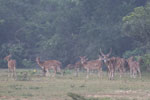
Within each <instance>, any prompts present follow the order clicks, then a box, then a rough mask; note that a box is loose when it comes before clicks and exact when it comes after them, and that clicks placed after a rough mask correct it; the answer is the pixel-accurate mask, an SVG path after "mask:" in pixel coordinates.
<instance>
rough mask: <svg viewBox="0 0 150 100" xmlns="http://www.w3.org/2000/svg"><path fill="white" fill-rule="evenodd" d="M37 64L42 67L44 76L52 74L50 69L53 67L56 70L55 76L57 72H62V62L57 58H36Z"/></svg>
mask: <svg viewBox="0 0 150 100" xmlns="http://www.w3.org/2000/svg"><path fill="white" fill-rule="evenodd" d="M36 62H37V64H38V65H39V66H40V67H41V68H42V70H43V73H44V76H50V73H49V70H50V69H52V70H53V71H54V77H55V76H56V72H57V71H59V72H61V66H62V64H61V62H60V61H57V60H47V61H40V58H39V57H37V58H36Z"/></svg>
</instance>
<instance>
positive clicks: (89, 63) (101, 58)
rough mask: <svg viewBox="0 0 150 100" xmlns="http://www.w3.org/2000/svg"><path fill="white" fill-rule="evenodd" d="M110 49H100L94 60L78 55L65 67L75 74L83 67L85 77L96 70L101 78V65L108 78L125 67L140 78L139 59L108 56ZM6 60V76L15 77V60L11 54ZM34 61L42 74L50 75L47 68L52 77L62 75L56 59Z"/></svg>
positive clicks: (124, 69)
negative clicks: (76, 59) (105, 70)
mask: <svg viewBox="0 0 150 100" xmlns="http://www.w3.org/2000/svg"><path fill="white" fill-rule="evenodd" d="M111 52H112V49H110V51H109V53H107V54H104V53H103V52H102V50H101V49H100V54H99V55H98V59H96V60H88V58H87V57H86V56H80V61H78V62H76V63H75V64H68V65H67V67H65V69H74V70H75V76H78V72H79V70H80V69H81V68H83V69H85V70H86V72H87V75H86V78H89V73H90V71H91V70H96V71H98V77H99V78H102V76H103V75H102V67H103V65H105V66H107V69H108V78H109V79H110V80H113V79H114V76H115V75H114V74H115V72H119V75H120V77H122V75H123V74H124V73H125V72H126V69H127V68H128V69H129V72H130V77H131V78H136V76H137V75H139V77H140V78H141V71H140V60H141V59H139V60H138V61H136V60H134V57H133V56H131V57H129V58H128V59H124V58H120V57H110V55H111ZM4 60H6V61H7V62H8V77H14V78H16V60H13V59H11V55H8V56H6V57H5V58H4ZM36 63H37V64H38V65H39V66H40V67H41V69H42V71H43V76H50V75H51V74H50V72H49V70H53V71H54V75H53V77H55V75H56V73H57V72H60V73H61V74H62V75H63V73H64V72H62V70H61V69H62V63H61V62H60V61H58V60H47V61H41V60H40V58H39V57H36Z"/></svg>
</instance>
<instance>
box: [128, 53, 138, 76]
mask: <svg viewBox="0 0 150 100" xmlns="http://www.w3.org/2000/svg"><path fill="white" fill-rule="evenodd" d="M133 58H134V57H133V56H131V57H130V58H128V59H127V62H128V65H129V69H130V77H131V78H132V77H133V78H136V74H137V73H138V74H139V76H140V78H141V70H140V63H139V61H134V60H133Z"/></svg>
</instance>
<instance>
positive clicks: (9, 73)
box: [8, 68, 11, 77]
mask: <svg viewBox="0 0 150 100" xmlns="http://www.w3.org/2000/svg"><path fill="white" fill-rule="evenodd" d="M10 76H11V71H10V69H9V68H8V77H10Z"/></svg>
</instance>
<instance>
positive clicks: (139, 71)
mask: <svg viewBox="0 0 150 100" xmlns="http://www.w3.org/2000/svg"><path fill="white" fill-rule="evenodd" d="M137 71H138V74H139V76H140V78H141V70H140V68H138V69H137Z"/></svg>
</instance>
